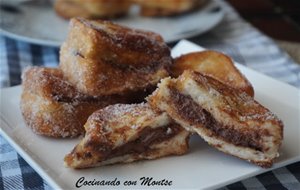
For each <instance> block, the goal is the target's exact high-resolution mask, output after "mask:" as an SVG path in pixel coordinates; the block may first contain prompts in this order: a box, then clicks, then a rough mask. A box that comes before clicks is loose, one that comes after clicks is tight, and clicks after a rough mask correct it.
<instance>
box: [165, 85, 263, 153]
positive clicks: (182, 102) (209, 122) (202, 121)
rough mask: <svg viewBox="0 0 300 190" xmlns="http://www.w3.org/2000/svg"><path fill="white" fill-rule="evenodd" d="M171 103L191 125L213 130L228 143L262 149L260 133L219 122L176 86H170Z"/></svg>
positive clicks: (214, 134) (213, 132) (213, 134)
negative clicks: (244, 130) (241, 129)
mask: <svg viewBox="0 0 300 190" xmlns="http://www.w3.org/2000/svg"><path fill="white" fill-rule="evenodd" d="M169 89H170V90H169V91H170V96H171V97H170V103H171V104H172V105H173V106H174V107H175V109H174V110H176V112H177V114H178V115H179V116H180V117H181V118H182V119H184V120H185V121H186V122H188V123H189V124H190V125H196V126H197V127H200V128H201V127H204V128H206V129H209V130H210V131H211V132H212V136H217V137H219V138H222V139H223V140H224V141H226V142H228V143H232V144H234V145H237V146H242V147H249V148H253V149H255V150H258V151H262V149H263V147H262V146H261V145H260V144H259V140H260V135H259V134H258V133H257V132H255V131H251V132H244V133H243V132H241V131H238V130H236V129H234V128H233V127H231V126H224V125H223V124H222V123H219V122H218V121H217V120H216V119H215V118H214V117H213V116H212V115H211V114H210V113H209V112H208V111H207V110H205V109H203V108H202V107H201V106H200V105H198V104H197V103H196V102H194V100H193V99H192V97H190V96H188V95H183V94H181V93H180V92H179V91H178V90H177V89H175V88H174V87H169Z"/></svg>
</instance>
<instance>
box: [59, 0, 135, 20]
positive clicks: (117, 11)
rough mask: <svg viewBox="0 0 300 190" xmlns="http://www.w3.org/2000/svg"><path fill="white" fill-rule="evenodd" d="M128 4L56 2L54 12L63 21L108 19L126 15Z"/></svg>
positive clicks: (77, 0)
mask: <svg viewBox="0 0 300 190" xmlns="http://www.w3.org/2000/svg"><path fill="white" fill-rule="evenodd" d="M130 4H131V3H130V1H128V0H109V1H108V0H56V1H55V3H54V10H55V12H56V13H57V14H58V15H59V16H61V17H63V18H65V19H70V18H73V17H83V18H90V19H99V18H105V19H108V18H115V17H120V16H123V15H126V14H127V12H128V10H129V7H130Z"/></svg>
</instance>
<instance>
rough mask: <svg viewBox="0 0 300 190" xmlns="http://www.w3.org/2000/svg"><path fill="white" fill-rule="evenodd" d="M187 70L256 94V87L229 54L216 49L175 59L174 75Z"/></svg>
mask: <svg viewBox="0 0 300 190" xmlns="http://www.w3.org/2000/svg"><path fill="white" fill-rule="evenodd" d="M185 70H193V71H197V72H200V73H203V74H206V75H208V76H210V77H213V78H215V79H217V80H219V81H221V82H223V83H225V84H227V85H229V86H231V87H233V88H236V89H240V90H242V91H244V92H246V93H247V94H248V95H250V96H252V97H253V96H254V89H253V87H252V85H251V83H250V82H249V81H248V80H247V78H246V77H245V76H244V75H243V74H242V73H241V72H240V71H239V70H238V69H237V68H236V67H235V65H234V63H233V61H232V60H231V58H230V57H228V56H227V55H225V54H223V53H220V52H216V51H211V50H207V51H201V52H193V53H189V54H185V55H182V56H180V57H178V58H176V59H175V61H174V64H173V65H172V67H171V72H172V75H173V76H174V77H178V76H179V75H181V74H182V73H183V72H184V71H185Z"/></svg>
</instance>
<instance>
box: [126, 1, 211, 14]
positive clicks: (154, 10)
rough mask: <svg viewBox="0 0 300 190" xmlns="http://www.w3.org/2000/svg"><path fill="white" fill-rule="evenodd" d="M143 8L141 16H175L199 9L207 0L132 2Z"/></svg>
mask: <svg viewBox="0 0 300 190" xmlns="http://www.w3.org/2000/svg"><path fill="white" fill-rule="evenodd" d="M131 1H132V2H133V3H136V4H138V5H139V6H140V7H141V12H140V13H141V15H143V16H150V17H157V16H173V15H178V14H182V13H186V12H189V11H192V10H195V9H197V8H199V7H200V6H201V5H203V4H204V3H205V2H206V0H151V1H149V0H131Z"/></svg>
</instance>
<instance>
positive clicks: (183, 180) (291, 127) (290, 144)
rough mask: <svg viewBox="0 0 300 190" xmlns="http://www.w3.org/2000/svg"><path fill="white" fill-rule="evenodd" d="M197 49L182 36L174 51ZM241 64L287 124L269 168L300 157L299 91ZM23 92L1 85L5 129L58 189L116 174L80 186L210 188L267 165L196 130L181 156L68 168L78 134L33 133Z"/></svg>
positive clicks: (258, 97)
mask: <svg viewBox="0 0 300 190" xmlns="http://www.w3.org/2000/svg"><path fill="white" fill-rule="evenodd" d="M198 50H203V48H200V47H199V46H197V45H195V44H192V43H190V42H187V41H181V42H180V43H179V44H178V45H177V46H176V47H175V48H174V49H173V50H172V55H173V56H174V57H176V56H179V55H180V54H184V53H187V52H192V51H198ZM237 67H238V68H239V69H240V70H241V72H242V73H243V74H244V75H245V76H246V77H247V78H248V79H249V80H250V82H251V83H252V84H253V86H254V89H255V99H256V100H258V101H259V102H260V103H261V104H263V105H264V106H266V107H268V108H269V109H270V110H271V111H273V112H274V113H275V114H277V115H278V116H279V118H281V119H282V120H283V122H284V125H285V126H284V141H283V146H282V147H281V149H280V155H281V156H280V157H279V158H278V159H277V160H276V163H275V164H274V166H273V168H271V169H269V170H272V169H275V168H278V167H281V166H284V165H287V164H290V163H293V162H296V161H299V160H300V149H299V144H300V138H299V137H300V117H299V115H300V111H299V109H300V91H299V90H298V89H297V88H295V87H292V86H289V85H287V84H285V83H282V82H279V81H276V80H274V79H272V78H269V77H267V76H264V75H262V74H259V73H257V72H255V71H253V70H250V69H248V68H245V67H243V66H242V65H237ZM20 94H21V87H20V86H17V87H12V88H7V89H2V90H1V112H0V116H1V117H0V119H1V130H0V132H1V135H3V136H4V137H5V138H6V139H7V140H8V142H9V143H10V144H11V145H12V146H13V147H14V148H15V149H16V150H17V151H18V152H19V153H20V154H21V156H22V157H23V158H24V159H25V160H26V161H27V162H28V163H29V164H30V165H31V166H32V167H33V168H34V169H35V170H36V171H37V172H38V173H39V174H40V175H41V176H42V177H43V178H44V179H45V180H46V181H48V183H49V184H50V185H51V186H52V187H53V188H55V189H75V188H76V186H75V184H76V182H77V181H78V179H79V178H81V177H84V178H85V180H87V181H93V180H96V181H101V180H106V181H107V180H114V179H117V180H118V181H120V185H119V186H82V187H81V189H84V188H88V189H92V188H95V189H96V188H98V189H99V188H110V189H112V188H113V189H115V188H121V189H124V188H128V189H133V188H137V189H146V188H156V189H158V188H164V189H166V188H169V189H210V188H218V187H222V186H225V185H227V184H230V183H233V182H236V181H239V180H242V179H245V178H248V177H250V176H254V175H256V174H259V173H263V172H266V171H268V170H265V169H262V168H260V167H257V166H255V165H252V164H250V163H248V162H246V161H243V160H240V159H238V158H235V157H232V156H228V155H225V154H223V153H221V152H219V151H217V150H215V149H214V148H211V147H210V146H208V145H207V144H206V143H205V142H204V141H203V140H201V139H200V137H197V136H193V137H192V139H191V141H190V151H189V153H188V154H186V155H183V156H172V157H166V158H162V159H158V160H152V161H140V162H135V163H131V164H122V165H121V164H119V165H113V166H105V167H98V168H92V169H84V170H73V169H69V168H65V167H64V166H63V158H64V156H65V155H66V154H67V153H69V152H70V151H71V149H72V148H73V147H74V146H75V144H76V143H78V141H79V139H52V138H47V137H42V136H39V135H36V134H34V133H33V132H32V131H31V130H30V129H29V128H28V127H26V126H25V123H24V121H23V118H22V115H21V112H20V108H19V102H20ZM141 177H152V178H153V180H163V179H165V180H168V181H172V186H143V185H141V181H140V178H141ZM126 180H131V181H137V185H136V186H124V184H123V183H124V182H125V181H126Z"/></svg>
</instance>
